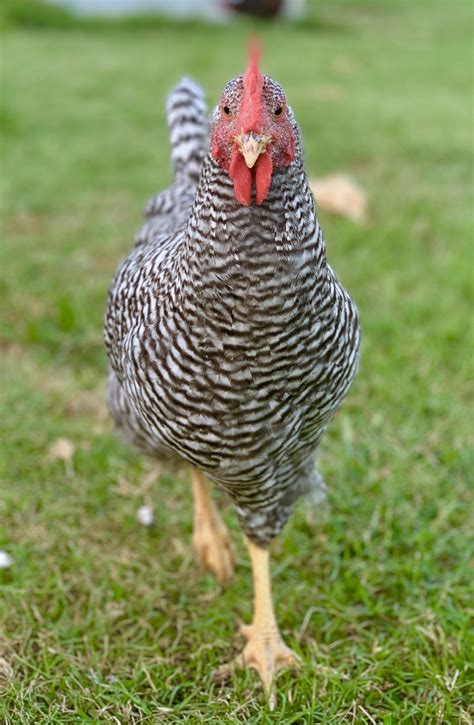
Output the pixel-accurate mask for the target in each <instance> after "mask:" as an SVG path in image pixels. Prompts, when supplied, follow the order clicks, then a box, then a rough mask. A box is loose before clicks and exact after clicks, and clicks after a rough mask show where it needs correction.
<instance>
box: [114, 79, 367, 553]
mask: <svg viewBox="0 0 474 725" xmlns="http://www.w3.org/2000/svg"><path fill="white" fill-rule="evenodd" d="M238 82H239V79H238V80H237V81H235V82H234V83H238ZM268 83H273V81H271V79H268V78H267V77H265V84H268ZM266 87H267V86H266V85H265V86H264V88H266ZM231 90H232V89H231ZM173 98H174V99H176V98H178V99H180V98H181V99H182V119H181V120H182V124H184V126H186V124H187V125H188V131H189V132H187V133H185V134H182V138H181V141H179V123H178V126H176V127H175V129H174V128H173V126H174V122H173V113H174V111H176V108H177V109H178V112H177V114H178V115H176V113H175V116H176V118H178V120H179V108H180V107H181V106H180V103H181V102H180V103H177V104H175V106H176V108H175V109H174V111H173V108H172V106H173ZM170 109H171V112H170V115H171V118H170V125H171V129H172V139H173V134H174V138H175V141H176V149H178V148H179V147H181V151H180V152H179V154H178V155H180V156H181V158H182V160H183V163H182V165H181V167H180V168H178V170H177V181H176V184H175V187H173V188H172V189H171V190H168V191H166V192H164V193H163V194H162V195H160V196H158V197H157V199H156V200H155V201H154V202H152V203H151V204H150V205H149V208H148V215H149V216H148V221H147V222H146V224H145V226H144V227H143V229H142V230H141V232H140V234H139V236H138V239H137V243H136V246H135V248H134V249H133V251H132V253H131V254H130V256H129V257H128V259H127V260H126V261H125V262H124V263H123V264H122V265H121V267H120V268H119V271H118V273H117V276H116V278H115V280H114V282H113V285H112V288H111V291H110V296H109V304H108V309H107V317H106V333H105V339H106V345H107V350H108V354H109V358H110V362H111V368H112V369H111V376H110V386H109V402H110V407H111V410H112V412H113V415H114V418H115V420H116V421H117V423H118V424H119V425H120V426H121V427H122V428H124V429H125V431H126V432H127V433H128V437H129V438H132V439H133V440H134V441H135V442H136V443H137V444H138V445H141V446H142V447H145V448H146V449H147V450H148V451H149V452H151V453H154V454H156V455H159V456H160V455H163V454H167V455H171V456H177V457H178V458H181V459H184V460H185V461H187V462H188V463H190V464H192V466H194V467H195V468H197V469H200V470H201V471H204V472H205V473H206V474H207V475H208V477H209V478H211V479H212V480H213V481H215V483H216V484H217V486H218V487H219V488H221V489H222V490H224V491H225V492H226V493H227V494H228V495H229V496H230V498H231V499H232V501H233V502H234V503H235V506H236V509H237V513H238V516H239V520H240V522H241V525H242V527H243V529H244V531H245V534H246V536H247V537H248V538H249V539H250V540H251V541H252V542H253V543H254V545H255V544H256V545H257V546H258V547H264V548H265V547H267V546H268V545H269V543H270V541H271V540H272V538H273V537H274V536H275V535H277V534H278V533H279V531H280V530H281V528H282V526H283V525H284V524H285V522H286V520H287V518H288V516H289V514H290V513H291V510H292V508H293V506H294V504H295V501H296V500H297V498H298V497H299V496H300V495H301V494H304V493H309V492H311V491H315V492H316V491H317V489H318V487H319V488H320V487H321V485H322V480H321V478H320V476H319V474H318V473H317V471H316V470H315V463H314V458H315V451H316V448H317V446H318V444H319V441H320V439H321V436H322V434H323V432H324V429H325V427H326V425H327V423H328V421H329V420H330V418H331V417H332V415H333V414H334V412H335V410H336V408H337V407H338V405H339V404H340V402H341V400H342V398H343V397H344V395H345V394H346V392H347V390H348V388H349V386H350V383H351V381H352V379H353V377H354V375H355V372H356V369H357V361H358V347H359V327H358V320H357V313H356V308H355V306H354V304H353V303H352V301H351V299H350V297H349V295H348V294H347V293H346V292H345V291H344V289H343V288H342V287H341V285H340V284H339V282H338V280H337V278H336V276H335V274H334V272H333V271H332V269H331V268H330V266H329V265H328V264H327V262H326V256H325V247H324V241H323V237H322V233H321V229H320V227H319V224H318V222H317V219H316V215H315V208H314V201H313V197H312V194H311V191H310V189H309V186H308V183H307V179H306V176H305V173H304V170H303V164H302V156H301V149H300V142H299V132H298V128H297V125H296V122H295V121H294V119H293V116H292V115H291V111H290V110H289V109H288V114H289V119H290V123H291V125H292V127H293V130H294V134H295V140H296V142H295V152H294V158H293V160H292V161H291V163H290V164H289V165H287V166H285V167H284V168H281V169H275V170H274V172H273V176H272V180H271V186H270V188H269V191H268V194H267V196H266V198H265V199H264V201H263V203H261V204H260V205H257V204H255V203H250V204H249V205H248V206H246V205H244V204H242V203H239V202H238V201H237V200H236V196H235V193H234V187H233V183H232V179H231V178H230V176H229V174H228V173H227V171H226V170H225V169H223V168H222V166H221V165H220V164H219V163H218V162H217V161H216V159H215V158H214V155H213V154H212V153H207V154H206V153H205V147H206V144H207V141H206V138H207V122H206V119H205V116H204V114H203V106H202V98H201V97H200V94H199V93H198V92H197V90H196V87H195V86H192V85H190V84H189V83H187V82H185V83H184V84H182V85H181V86H179V87H178V89H177V90H176V91H175V95H174V96H172V97H171V102H170ZM216 112H217V111H215V112H214V116H215V114H216ZM176 128H177V129H178V130H176ZM183 139H184V140H183ZM201 158H202V159H203V160H202V164H201V169H200V176H199V180H198V181H197V174H196V173H195V172H196V164H197V163H198V162H199V160H200V159H201ZM188 162H189V170H187V163H188ZM196 181H197V184H196Z"/></svg>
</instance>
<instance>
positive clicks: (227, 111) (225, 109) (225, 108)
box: [222, 106, 232, 117]
mask: <svg viewBox="0 0 474 725" xmlns="http://www.w3.org/2000/svg"><path fill="white" fill-rule="evenodd" d="M222 112H223V113H224V116H227V117H229V116H232V112H231V110H230V108H229V106H223V107H222Z"/></svg>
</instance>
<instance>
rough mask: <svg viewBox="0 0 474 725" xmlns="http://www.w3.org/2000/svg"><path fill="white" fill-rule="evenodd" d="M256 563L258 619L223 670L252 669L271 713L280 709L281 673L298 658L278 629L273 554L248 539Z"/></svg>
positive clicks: (246, 628)
mask: <svg viewBox="0 0 474 725" xmlns="http://www.w3.org/2000/svg"><path fill="white" fill-rule="evenodd" d="M245 543H246V544H247V549H248V552H249V555H250V560H251V563H252V574H253V583H254V615H253V621H252V624H249V625H242V627H241V630H240V631H241V632H242V634H243V635H244V637H245V639H246V640H247V644H246V645H245V647H244V649H243V652H242V653H241V654H240V655H239V656H238V657H237V659H236V660H235V661H234V663H233V664H232V665H231V666H230V667H229V665H227V666H224V667H223V668H221V674H224V675H225V674H228V673H229V671H230V670H231V669H233V667H235V666H237V667H245V666H247V667H252V668H253V669H255V670H257V672H258V674H259V675H260V677H261V679H262V682H263V686H264V688H265V694H266V695H267V697H268V699H269V706H270V709H271V710H273V709H274V707H275V705H276V692H275V687H274V679H275V675H276V673H277V672H278V670H281V669H284V668H287V667H295V666H297V665H298V663H299V658H298V656H297V655H296V654H295V653H294V652H293V651H292V650H291V649H290V648H289V647H287V646H286V644H285V643H284V642H283V639H282V637H281V634H280V630H279V629H278V624H277V621H276V617H275V612H274V609H273V601H272V590H271V581H270V566H269V558H270V556H269V551H268V550H267V549H262V548H260V547H259V546H256V545H255V544H253V543H252V542H251V541H250V540H249V539H247V538H246V539H245Z"/></svg>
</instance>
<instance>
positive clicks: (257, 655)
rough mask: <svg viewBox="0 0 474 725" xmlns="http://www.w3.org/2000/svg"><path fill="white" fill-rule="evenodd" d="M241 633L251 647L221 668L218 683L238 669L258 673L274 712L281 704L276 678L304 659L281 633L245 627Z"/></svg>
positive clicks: (243, 626) (218, 673) (246, 647)
mask: <svg viewBox="0 0 474 725" xmlns="http://www.w3.org/2000/svg"><path fill="white" fill-rule="evenodd" d="M240 633H241V634H242V635H243V636H244V637H245V639H246V640H247V643H246V645H245V647H244V649H243V650H242V652H241V653H240V654H239V655H237V657H236V658H235V659H234V660H232V662H229V663H227V664H225V665H222V666H221V667H219V669H218V670H217V672H216V677H217V678H218V679H227V678H228V677H229V676H230V675H231V674H232V673H233V672H234V671H235V670H236V669H242V668H244V667H250V668H252V669H254V670H256V671H257V672H258V674H259V675H260V679H261V681H262V683H263V688H264V691H265V695H266V697H267V699H268V707H269V709H270V710H274V709H275V707H276V704H277V694H276V688H275V680H276V675H277V673H278V672H279V671H280V670H283V669H289V668H291V669H296V668H297V667H298V666H299V665H300V658H299V657H298V655H297V654H296V653H295V652H293V650H291V649H290V648H289V647H287V645H286V644H285V643H284V642H283V639H282V638H281V635H280V633H279V632H278V630H276V631H275V630H274V631H270V632H268V631H265V630H263V629H262V628H259V627H258V626H257V625H255V624H242V625H241V626H240Z"/></svg>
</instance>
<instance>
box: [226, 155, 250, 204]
mask: <svg viewBox="0 0 474 725" xmlns="http://www.w3.org/2000/svg"><path fill="white" fill-rule="evenodd" d="M229 176H230V178H231V179H232V181H233V182H234V191H235V198H236V199H237V201H238V202H240V204H244V205H245V206H250V197H251V194H252V173H251V171H250V169H249V168H248V166H247V164H246V163H245V159H244V157H243V156H242V154H241V153H240V151H239V150H238V149H237V148H234V150H233V152H232V160H231V162H230V166H229Z"/></svg>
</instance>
